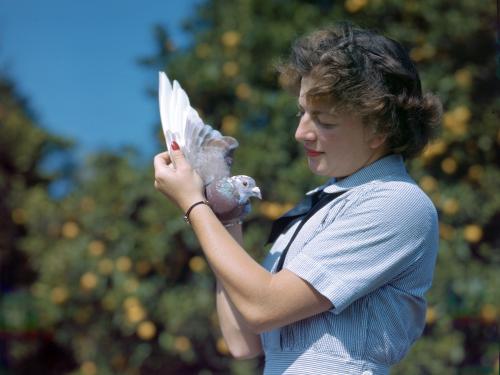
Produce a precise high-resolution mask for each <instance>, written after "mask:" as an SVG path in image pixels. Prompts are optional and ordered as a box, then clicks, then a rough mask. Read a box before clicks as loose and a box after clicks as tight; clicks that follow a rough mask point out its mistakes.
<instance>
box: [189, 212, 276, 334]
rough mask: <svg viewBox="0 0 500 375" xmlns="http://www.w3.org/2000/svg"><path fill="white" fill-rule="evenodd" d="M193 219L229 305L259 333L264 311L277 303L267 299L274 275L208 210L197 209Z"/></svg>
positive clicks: (194, 226)
mask: <svg viewBox="0 0 500 375" xmlns="http://www.w3.org/2000/svg"><path fill="white" fill-rule="evenodd" d="M190 219H191V224H192V226H193V229H194V231H195V233H196V236H197V237H198V240H199V241H200V245H201V247H202V249H203V251H204V253H205V256H206V258H207V260H208V262H209V264H210V267H211V268H212V270H213V271H214V273H215V275H216V277H217V280H218V281H219V283H220V284H221V287H222V289H224V291H225V292H226V293H227V295H228V296H229V299H230V303H231V304H233V305H234V306H235V307H236V309H237V310H238V312H239V313H240V314H241V316H242V318H243V319H244V321H245V322H246V324H247V326H248V327H249V328H250V329H251V330H252V331H254V332H255V331H258V330H259V329H258V326H259V322H260V319H261V318H262V315H263V314H264V311H266V310H267V311H269V310H268V309H267V307H268V306H272V305H273V304H274V303H275V301H272V298H268V297H269V293H268V291H269V289H270V285H271V280H272V275H271V273H269V272H268V271H267V270H265V269H264V268H263V267H262V266H261V265H260V264H258V263H257V262H256V261H255V260H254V259H252V257H250V255H248V254H247V252H246V251H245V250H244V249H243V248H242V247H241V245H240V244H239V243H238V240H237V239H235V238H233V236H232V235H231V234H230V233H228V231H227V230H226V229H225V228H224V227H223V226H222V224H221V223H220V222H219V220H218V219H217V217H216V216H215V214H214V213H213V212H212V210H211V209H210V208H209V207H207V206H204V205H200V206H197V207H196V208H195V209H194V210H193V212H192V213H191V215H190ZM232 231H233V232H234V229H233V230H232ZM236 238H238V236H237V235H236ZM240 240H241V234H240Z"/></svg>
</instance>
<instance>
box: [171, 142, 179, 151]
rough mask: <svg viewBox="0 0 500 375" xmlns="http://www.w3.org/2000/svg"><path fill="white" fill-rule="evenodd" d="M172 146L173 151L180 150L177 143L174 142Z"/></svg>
mask: <svg viewBox="0 0 500 375" xmlns="http://www.w3.org/2000/svg"><path fill="white" fill-rule="evenodd" d="M171 146H172V150H174V151H177V150H178V149H179V145H178V144H177V142H176V141H173V142H172V144H171Z"/></svg>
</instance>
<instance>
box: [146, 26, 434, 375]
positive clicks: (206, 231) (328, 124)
mask: <svg viewBox="0 0 500 375" xmlns="http://www.w3.org/2000/svg"><path fill="white" fill-rule="evenodd" d="M280 81H281V82H283V83H284V84H285V86H287V87H288V88H289V89H291V90H292V91H294V92H295V93H297V94H298V105H299V108H300V113H299V116H300V120H299V124H298V127H297V129H296V132H295V138H296V140H297V141H298V142H299V143H301V144H302V145H303V147H304V149H305V153H306V155H307V160H308V164H309V168H310V169H311V171H312V172H313V173H314V174H317V175H321V176H328V177H330V180H329V181H328V182H327V183H326V184H325V185H323V186H320V187H319V188H317V189H315V190H314V191H313V192H310V193H308V194H309V195H317V194H314V193H318V192H323V198H321V199H322V202H323V203H322V205H320V206H315V208H313V211H312V212H314V214H312V215H311V214H310V215H309V216H310V217H307V220H305V219H306V217H305V214H304V215H300V214H299V215H297V216H293V215H292V216H291V219H290V222H289V223H288V224H287V225H286V226H284V227H283V229H282V232H281V233H278V235H275V236H274V238H273V240H274V245H273V247H272V248H271V250H270V254H269V256H268V257H267V258H266V260H265V261H264V266H261V265H259V264H258V263H257V262H255V261H254V260H253V259H252V258H251V257H250V256H249V255H248V254H247V253H246V252H245V250H244V249H243V248H242V247H241V244H242V232H241V225H234V226H230V227H228V228H225V227H224V226H223V225H222V224H221V222H220V221H219V220H218V219H217V217H216V216H215V214H214V213H213V212H212V210H211V209H210V207H209V206H208V205H205V204H198V205H196V206H194V207H193V208H192V210H191V212H190V213H189V215H190V217H189V219H190V221H191V223H192V226H193V230H194V232H195V234H196V236H197V237H198V239H199V241H200V244H201V247H202V249H203V252H204V254H205V256H206V257H207V259H208V262H209V264H210V266H211V268H212V270H213V271H214V273H215V275H216V277H217V311H218V314H219V320H220V324H221V329H222V332H223V335H224V338H225V340H226V342H227V344H228V346H229V348H230V351H231V353H232V354H233V355H234V356H235V357H238V358H249V357H254V356H257V355H259V354H261V353H262V352H264V353H265V359H266V365H265V370H264V371H265V374H283V373H286V374H342V375H345V374H364V375H367V374H387V373H388V371H389V367H390V366H391V365H392V364H394V363H397V362H398V361H400V360H401V359H402V358H403V356H404V355H405V354H406V353H407V351H408V349H409V347H410V345H411V344H412V343H413V342H414V341H415V340H416V339H417V338H418V337H419V336H420V334H421V332H422V329H423V326H424V321H425V309H426V307H425V300H424V293H425V292H426V291H427V290H428V289H429V287H430V285H431V280H432V274H433V270H434V265H435V259H436V253H437V247H438V223H437V215H436V211H435V208H434V206H433V204H432V202H431V201H430V200H429V198H428V197H427V196H426V195H425V194H424V193H423V192H422V191H421V190H420V189H419V187H418V186H417V184H416V183H415V182H414V181H413V180H412V179H411V178H410V177H409V176H408V174H407V172H406V169H405V166H404V163H403V160H404V159H407V158H411V157H413V156H415V155H417V154H418V152H419V151H421V150H422V149H423V147H424V146H425V145H426V143H427V141H428V139H429V137H430V134H431V129H432V128H433V127H436V126H437V124H438V123H439V119H440V113H441V111H440V104H439V101H438V100H437V99H436V98H435V97H434V96H432V95H430V94H426V95H423V94H422V91H421V86H420V79H419V76H418V73H417V71H416V69H415V67H414V65H413V64H412V62H411V61H410V59H409V57H408V55H407V53H406V52H405V50H404V49H403V48H402V47H401V46H400V45H399V44H398V43H397V42H395V41H393V40H391V39H388V38H385V37H383V36H381V35H378V34H376V33H373V32H369V31H366V30H362V29H357V28H353V27H351V26H349V25H342V26H339V27H335V28H332V29H328V30H321V31H317V32H315V33H313V34H311V35H310V36H307V37H305V38H302V39H300V40H298V41H297V42H296V43H295V45H294V46H293V50H292V54H291V58H290V60H289V62H288V63H287V64H285V65H284V66H282V67H281V77H280ZM174 146H175V145H174ZM173 158H174V159H175V160H174V161H175V165H176V169H173V168H171V167H170V164H171V160H170V158H169V156H168V154H167V153H162V154H159V155H157V156H156V157H155V171H156V174H155V179H156V181H155V186H156V188H157V189H158V190H159V191H161V192H162V193H164V194H165V195H167V196H168V197H169V198H170V199H171V200H172V201H173V202H174V203H176V204H177V205H178V206H179V207H180V208H181V209H182V210H183V212H186V211H187V210H188V209H189V208H190V207H192V205H193V203H195V202H198V201H202V200H204V199H205V197H204V195H203V189H202V182H201V179H200V178H199V176H198V175H197V174H196V172H194V171H193V170H192V169H191V167H190V166H189V164H188V163H187V162H186V161H185V159H184V157H183V155H182V152H181V151H180V150H177V151H175V152H174V153H173ZM324 197H327V199H326V201H325V200H324ZM299 226H301V227H300V230H299V231H298V232H296V230H297V229H298V228H299ZM292 237H293V238H292ZM285 248H286V249H287V250H286V254H283V250H284V249H285ZM280 259H281V261H280ZM278 263H280V264H278Z"/></svg>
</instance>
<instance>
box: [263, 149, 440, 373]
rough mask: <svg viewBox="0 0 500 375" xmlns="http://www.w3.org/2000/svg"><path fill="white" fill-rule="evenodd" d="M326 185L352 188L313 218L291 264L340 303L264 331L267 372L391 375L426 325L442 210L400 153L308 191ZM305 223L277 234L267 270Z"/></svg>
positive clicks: (336, 188) (294, 249) (333, 188)
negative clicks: (434, 202)
mask: <svg viewBox="0 0 500 375" xmlns="http://www.w3.org/2000/svg"><path fill="white" fill-rule="evenodd" d="M325 186H326V187H325ZM323 187H324V191H325V192H327V193H334V192H339V191H346V192H345V193H344V194H342V195H341V196H340V197H338V198H335V199H334V200H333V201H332V202H330V203H329V204H327V205H326V206H325V207H323V208H322V209H320V210H319V211H318V212H317V213H316V214H315V215H314V216H313V217H311V218H310V219H309V220H308V221H307V222H306V223H305V225H304V226H303V228H302V229H301V231H300V232H299V234H298V235H297V237H296V238H295V240H294V242H293V244H292V245H291V246H290V249H289V251H288V254H287V256H286V260H285V263H284V268H286V269H288V270H290V271H291V272H293V273H295V274H296V275H298V276H299V277H301V278H302V279H304V280H306V281H307V282H309V283H310V284H311V285H312V286H313V287H314V288H315V289H316V290H317V291H318V292H319V293H321V294H322V295H324V296H325V297H327V298H328V299H329V300H330V301H331V302H332V305H333V307H332V308H331V309H330V310H329V311H326V312H324V313H321V314H318V315H315V316H312V317H310V318H307V319H304V320H301V321H298V322H295V323H292V324H290V325H288V326H285V327H282V328H279V329H275V330H272V331H269V332H265V333H263V334H262V335H261V339H262V343H263V348H264V351H265V356H266V365H265V370H264V374H265V375H274V374H297V375H298V374H300V375H303V374H315V375H319V374H329V375H332V374H333V375H335V374H338V375H346V374H362V375H369V374H374V375H375V374H377V375H378V374H387V373H388V372H389V367H390V366H391V365H392V364H395V363H397V362H398V361H400V360H401V359H402V358H403V356H404V355H405V354H406V353H407V351H408V349H409V348H410V346H411V344H412V343H413V342H414V341H415V340H416V339H417V338H418V337H419V336H420V335H421V333H422V330H423V327H424V324H425V310H426V303H425V299H424V294H425V292H426V291H427V290H428V289H429V287H430V286H431V282H432V276H433V271H434V266H435V261H436V255H437V250H438V237H439V235H438V220H437V213H436V209H435V207H434V205H433V203H432V202H431V200H430V199H429V198H428V197H427V196H426V195H425V193H424V192H423V191H422V190H421V189H420V188H419V187H418V186H417V184H416V183H415V181H413V180H412V178H411V177H410V176H409V175H408V174H407V172H406V169H405V166H404V163H403V159H402V157H401V156H399V155H389V156H386V157H384V158H382V159H380V160H378V161H376V162H375V163H373V164H371V165H369V166H367V167H365V168H363V169H361V170H359V171H357V172H356V173H354V174H353V175H351V176H349V177H346V178H344V179H342V180H340V181H338V182H337V181H336V180H335V179H332V180H330V181H329V182H328V183H327V184H325V185H323V186H321V187H319V188H317V189H315V190H313V191H311V192H309V193H308V194H311V193H313V192H315V191H317V190H318V189H321V188H323ZM298 223H299V221H298V220H297V222H296V223H294V224H293V225H291V226H290V228H289V229H288V230H287V231H286V232H285V233H282V234H281V235H280V236H279V237H278V238H277V240H276V241H275V243H274V244H273V247H272V248H271V250H270V253H269V255H268V256H267V258H266V259H265V261H264V267H266V269H268V270H270V271H272V270H273V269H275V267H276V265H277V262H278V259H279V256H280V254H281V251H282V249H283V248H284V247H285V246H286V245H287V243H288V241H289V239H290V237H291V236H292V234H293V232H294V231H295V228H296V227H297V225H298Z"/></svg>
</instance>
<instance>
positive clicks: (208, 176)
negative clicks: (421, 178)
mask: <svg viewBox="0 0 500 375" xmlns="http://www.w3.org/2000/svg"><path fill="white" fill-rule="evenodd" d="M158 99H159V105H160V117H161V124H162V128H163V134H164V135H165V140H166V142H167V149H168V151H169V152H171V150H170V145H171V143H172V142H173V141H176V142H177V143H178V144H179V146H180V147H181V149H182V150H183V152H184V155H185V156H186V158H187V160H188V161H189V163H190V164H191V166H192V167H193V168H194V169H195V170H196V172H198V174H199V175H200V176H201V178H202V179H203V182H204V183H205V185H208V184H209V183H211V182H212V181H214V180H218V179H220V178H222V177H229V176H230V168H231V164H232V153H233V151H234V149H235V148H236V147H238V141H237V140H236V139H234V138H233V137H228V136H223V135H222V134H221V133H220V132H219V131H217V130H215V129H213V128H212V127H211V126H209V125H206V124H205V123H203V120H202V119H201V118H200V116H199V115H198V112H196V110H195V109H194V108H192V107H191V105H190V103H189V98H188V96H187V94H186V92H185V91H184V90H183V89H182V87H181V86H180V84H179V83H178V82H177V81H174V83H173V85H172V84H171V83H170V80H169V79H168V77H167V75H166V74H165V73H164V72H160V74H159V90H158Z"/></svg>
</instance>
